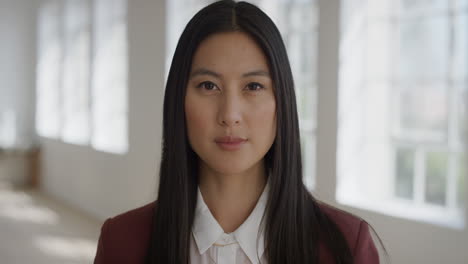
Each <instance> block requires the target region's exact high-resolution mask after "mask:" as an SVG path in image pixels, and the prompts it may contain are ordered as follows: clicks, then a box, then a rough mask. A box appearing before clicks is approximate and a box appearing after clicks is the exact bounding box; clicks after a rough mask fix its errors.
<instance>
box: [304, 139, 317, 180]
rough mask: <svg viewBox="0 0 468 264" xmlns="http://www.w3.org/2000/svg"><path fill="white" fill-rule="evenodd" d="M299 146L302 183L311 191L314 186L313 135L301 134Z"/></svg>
mask: <svg viewBox="0 0 468 264" xmlns="http://www.w3.org/2000/svg"><path fill="white" fill-rule="evenodd" d="M301 146H302V148H301V151H302V167H303V173H304V174H303V177H304V183H305V185H306V186H307V187H308V188H310V189H312V188H313V187H314V184H315V134H314V133H312V132H309V133H302V135H301Z"/></svg>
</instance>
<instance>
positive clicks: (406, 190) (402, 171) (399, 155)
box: [395, 148, 415, 199]
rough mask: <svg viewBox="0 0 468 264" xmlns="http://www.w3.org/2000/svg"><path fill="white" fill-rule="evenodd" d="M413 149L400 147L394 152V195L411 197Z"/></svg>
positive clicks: (412, 190) (412, 187) (412, 189)
mask: <svg viewBox="0 0 468 264" xmlns="http://www.w3.org/2000/svg"><path fill="white" fill-rule="evenodd" d="M414 158H415V153H414V150H411V149H405V148H400V149H397V152H396V184H395V195H396V196H397V197H400V198H406V199H413V192H414V161H415V159H414Z"/></svg>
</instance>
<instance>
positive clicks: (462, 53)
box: [453, 6, 468, 81]
mask: <svg viewBox="0 0 468 264" xmlns="http://www.w3.org/2000/svg"><path fill="white" fill-rule="evenodd" d="M467 9H468V6H467ZM467 13H468V10H467V12H465V13H463V15H458V16H455V36H454V41H455V43H454V46H455V47H454V60H455V61H454V67H453V70H454V72H453V76H454V79H455V80H456V81H463V80H465V81H468V48H467V47H468V14H467Z"/></svg>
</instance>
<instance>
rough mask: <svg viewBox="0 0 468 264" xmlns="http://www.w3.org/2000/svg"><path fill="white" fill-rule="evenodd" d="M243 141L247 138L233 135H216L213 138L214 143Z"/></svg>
mask: <svg viewBox="0 0 468 264" xmlns="http://www.w3.org/2000/svg"><path fill="white" fill-rule="evenodd" d="M244 141H247V139H244V138H241V137H235V136H225V137H217V138H216V139H215V142H216V143H240V142H244Z"/></svg>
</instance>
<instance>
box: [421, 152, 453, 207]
mask: <svg viewBox="0 0 468 264" xmlns="http://www.w3.org/2000/svg"><path fill="white" fill-rule="evenodd" d="M447 163H448V155H447V153H443V152H429V153H427V156H426V191H425V194H426V198H425V200H426V202H428V203H432V204H438V205H445V201H446V190H447V172H448V170H447Z"/></svg>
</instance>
